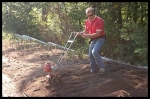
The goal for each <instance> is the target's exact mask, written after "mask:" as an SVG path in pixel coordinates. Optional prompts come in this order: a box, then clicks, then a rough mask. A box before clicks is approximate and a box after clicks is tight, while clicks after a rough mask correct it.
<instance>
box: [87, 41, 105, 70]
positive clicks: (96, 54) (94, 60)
mask: <svg viewBox="0 0 150 99" xmlns="http://www.w3.org/2000/svg"><path fill="white" fill-rule="evenodd" d="M104 42H105V38H97V39H94V40H93V41H92V42H91V43H90V46H89V58H90V65H91V69H92V70H97V69H99V68H105V64H104V62H103V60H102V58H101V55H100V49H101V48H102V45H103V44H104Z"/></svg>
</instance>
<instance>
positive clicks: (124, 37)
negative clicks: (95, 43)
mask: <svg viewBox="0 0 150 99" xmlns="http://www.w3.org/2000/svg"><path fill="white" fill-rule="evenodd" d="M90 6H93V7H95V9H96V15H98V16H100V17H101V18H103V19H104V21H105V26H104V28H105V33H106V36H107V40H106V42H105V44H104V46H103V47H102V49H101V52H100V53H101V55H102V56H105V57H108V58H112V59H114V60H121V61H124V62H127V63H130V64H134V65H148V63H147V61H148V56H147V55H148V2H121V3H120V2H2V30H3V31H2V32H4V31H6V32H8V33H17V34H21V35H28V36H31V37H34V38H37V39H39V40H43V41H45V42H49V41H50V42H54V43H57V44H60V45H65V43H66V41H67V39H68V37H69V35H70V33H71V32H78V31H82V30H84V22H85V20H86V19H87V17H86V14H85V9H86V8H87V7H90ZM2 36H3V39H4V38H11V36H8V34H7V33H5V32H4V33H2ZM88 47H89V44H88V39H83V38H81V37H77V39H76V40H75V42H74V43H73V45H72V49H74V50H76V51H77V50H79V49H80V48H82V50H80V51H78V54H79V55H78V56H79V57H81V58H82V56H83V54H88Z"/></svg>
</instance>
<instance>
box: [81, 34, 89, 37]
mask: <svg viewBox="0 0 150 99" xmlns="http://www.w3.org/2000/svg"><path fill="white" fill-rule="evenodd" d="M81 36H82V38H88V37H89V36H88V34H81Z"/></svg>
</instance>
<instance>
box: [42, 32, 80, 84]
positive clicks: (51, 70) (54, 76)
mask: <svg viewBox="0 0 150 99" xmlns="http://www.w3.org/2000/svg"><path fill="white" fill-rule="evenodd" d="M76 37H77V33H75V32H71V34H70V36H69V39H68V41H67V43H66V45H65V47H64V51H63V53H62V55H61V56H60V57H59V59H58V61H57V63H56V64H55V65H53V66H51V64H50V63H47V64H46V66H44V71H45V72H48V73H49V74H48V75H47V76H46V77H47V78H49V81H52V82H58V77H57V74H55V73H54V71H55V70H56V69H57V68H58V67H59V65H60V62H61V61H62V59H63V57H64V56H65V55H67V52H68V51H69V49H70V47H71V45H72V44H73V42H74V40H75V39H76Z"/></svg>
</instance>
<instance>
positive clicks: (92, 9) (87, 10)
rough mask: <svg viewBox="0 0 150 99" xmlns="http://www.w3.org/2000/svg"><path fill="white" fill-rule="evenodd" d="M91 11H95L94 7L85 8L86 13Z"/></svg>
mask: <svg viewBox="0 0 150 99" xmlns="http://www.w3.org/2000/svg"><path fill="white" fill-rule="evenodd" d="M89 12H92V13H95V11H94V8H92V7H89V8H87V9H86V10H85V13H86V14H87V13H89Z"/></svg>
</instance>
